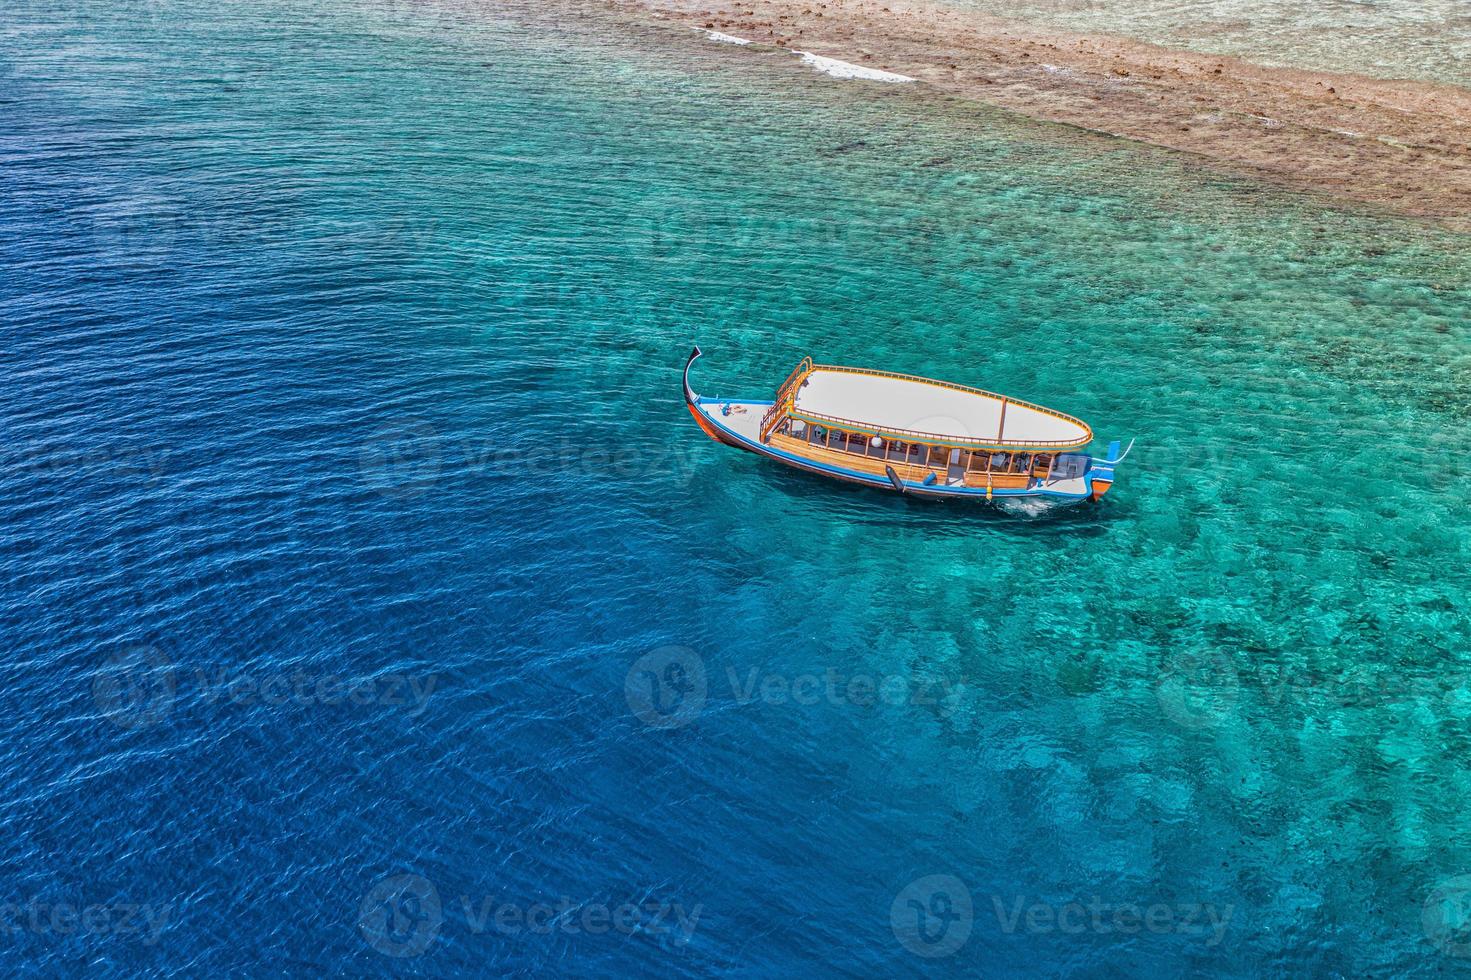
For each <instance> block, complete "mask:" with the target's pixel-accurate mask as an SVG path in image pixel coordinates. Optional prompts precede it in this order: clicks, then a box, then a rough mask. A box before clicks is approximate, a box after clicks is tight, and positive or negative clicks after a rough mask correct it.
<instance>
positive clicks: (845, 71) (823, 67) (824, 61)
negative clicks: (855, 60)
mask: <svg viewBox="0 0 1471 980" xmlns="http://www.w3.org/2000/svg"><path fill="white" fill-rule="evenodd" d="M793 53H794V54H799V55H801V56H802V61H803V63H805V64H808V65H811V66H812V67H813V68H816V69H817V70H818V71H820V72H822V73H823V74H825V75H831V76H832V77H834V78H860V79H863V80H864V81H867V82H893V83H899V82H912V81H914V79H912V78H910V77H909V76H908V75H899V74H896V73H895V72H891V71H879V70H878V69H877V68H864V67H863V66H862V65H854V64H850V63H848V62H846V61H839V60H838V59H837V58H824V57H823V56H822V55H820V54H813V53H812V52H810V51H795V52H793Z"/></svg>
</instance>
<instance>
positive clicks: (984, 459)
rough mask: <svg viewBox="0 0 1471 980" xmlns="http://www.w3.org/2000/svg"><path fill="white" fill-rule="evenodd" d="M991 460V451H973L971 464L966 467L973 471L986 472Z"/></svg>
mask: <svg viewBox="0 0 1471 980" xmlns="http://www.w3.org/2000/svg"><path fill="white" fill-rule="evenodd" d="M990 460H991V454H990V453H971V454H970V465H969V466H967V467H966V469H968V470H970V471H971V472H972V473H984V472H986V464H987V463H988V462H990Z"/></svg>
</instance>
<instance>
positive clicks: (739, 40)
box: [700, 28, 751, 47]
mask: <svg viewBox="0 0 1471 980" xmlns="http://www.w3.org/2000/svg"><path fill="white" fill-rule="evenodd" d="M700 29H701V30H704V28H700ZM705 36H706V37H708V38H709V39H710V40H712V41H719V42H720V43H721V44H739V45H741V46H742V47H745V46H746V45H747V44H750V43H751V42H750V41H748V40H746V39H745V38H743V37H736V36H735V35H734V34H722V33H720V32H719V31H705Z"/></svg>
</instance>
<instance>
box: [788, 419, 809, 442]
mask: <svg viewBox="0 0 1471 980" xmlns="http://www.w3.org/2000/svg"><path fill="white" fill-rule="evenodd" d="M791 421H792V429H791V434H792V437H793V438H796V439H806V438H807V423H806V422H803V421H802V420H801V419H792V420H791Z"/></svg>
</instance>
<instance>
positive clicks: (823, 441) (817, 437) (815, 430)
mask: <svg viewBox="0 0 1471 980" xmlns="http://www.w3.org/2000/svg"><path fill="white" fill-rule="evenodd" d="M807 441H808V442H810V443H811V444H812V445H814V446H825V445H827V430H826V429H824V428H823V427H822V426H820V425H814V426H810V427H808V430H807Z"/></svg>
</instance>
